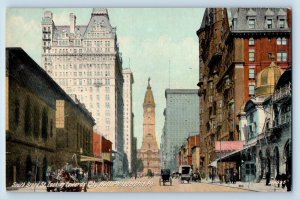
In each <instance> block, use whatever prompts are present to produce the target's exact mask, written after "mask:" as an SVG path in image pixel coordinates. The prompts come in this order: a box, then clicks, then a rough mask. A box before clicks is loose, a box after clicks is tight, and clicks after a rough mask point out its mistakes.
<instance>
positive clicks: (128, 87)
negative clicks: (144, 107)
mask: <svg viewBox="0 0 300 199" xmlns="http://www.w3.org/2000/svg"><path fill="white" fill-rule="evenodd" d="M123 77H124V83H123V101H124V116H123V120H124V152H125V154H126V155H127V160H128V171H129V173H131V172H132V158H133V157H132V156H133V148H132V142H133V113H132V84H133V82H134V80H133V75H132V72H131V70H130V69H129V68H126V69H124V70H123Z"/></svg>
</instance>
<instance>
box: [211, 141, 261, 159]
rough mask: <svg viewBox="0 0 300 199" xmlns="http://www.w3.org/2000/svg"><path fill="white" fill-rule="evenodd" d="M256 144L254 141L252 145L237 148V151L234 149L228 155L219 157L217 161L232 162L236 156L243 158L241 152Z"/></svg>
mask: <svg viewBox="0 0 300 199" xmlns="http://www.w3.org/2000/svg"><path fill="white" fill-rule="evenodd" d="M255 145H256V142H255V143H253V144H251V145H249V146H246V147H244V148H242V149H240V150H236V151H233V152H231V153H228V154H226V155H224V156H222V157H220V158H218V159H217V161H218V162H220V161H223V162H231V161H234V160H236V158H239V159H241V152H242V151H244V150H247V149H249V148H251V147H253V146H255Z"/></svg>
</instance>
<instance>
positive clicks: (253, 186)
mask: <svg viewBox="0 0 300 199" xmlns="http://www.w3.org/2000/svg"><path fill="white" fill-rule="evenodd" d="M201 182H202V183H207V184H214V185H218V186H226V187H235V188H238V189H244V190H249V191H255V192H287V191H286V187H285V188H284V189H283V188H281V187H278V186H277V183H276V181H275V180H271V182H270V184H271V185H270V186H266V184H265V183H266V181H265V180H262V181H261V182H259V183H256V182H240V181H238V182H236V183H235V184H232V183H227V184H226V183H220V181H219V180H214V182H212V181H211V180H206V179H202V180H201Z"/></svg>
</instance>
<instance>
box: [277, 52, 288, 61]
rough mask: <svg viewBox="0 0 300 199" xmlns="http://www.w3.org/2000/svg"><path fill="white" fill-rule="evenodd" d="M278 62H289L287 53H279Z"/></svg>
mask: <svg viewBox="0 0 300 199" xmlns="http://www.w3.org/2000/svg"><path fill="white" fill-rule="evenodd" d="M277 61H287V52H279V53H277Z"/></svg>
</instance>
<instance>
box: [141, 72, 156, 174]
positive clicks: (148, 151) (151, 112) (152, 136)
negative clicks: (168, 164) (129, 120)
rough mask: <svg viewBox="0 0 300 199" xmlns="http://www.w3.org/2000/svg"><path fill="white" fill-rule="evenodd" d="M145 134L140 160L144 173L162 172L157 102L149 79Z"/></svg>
mask: <svg viewBox="0 0 300 199" xmlns="http://www.w3.org/2000/svg"><path fill="white" fill-rule="evenodd" d="M143 108H144V124H143V126H144V134H143V142H142V146H141V149H140V150H139V154H138V156H139V158H140V159H141V160H142V161H143V165H144V170H143V173H144V174H147V173H148V172H149V171H151V172H152V173H159V172H160V161H159V155H160V152H159V148H158V144H157V140H156V131H155V102H154V97H153V93H152V90H151V86H150V78H149V79H148V86H147V91H146V94H145V99H144V104H143Z"/></svg>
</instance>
